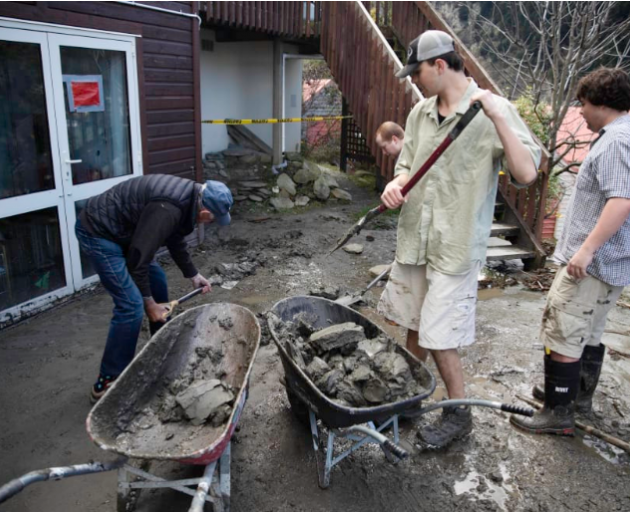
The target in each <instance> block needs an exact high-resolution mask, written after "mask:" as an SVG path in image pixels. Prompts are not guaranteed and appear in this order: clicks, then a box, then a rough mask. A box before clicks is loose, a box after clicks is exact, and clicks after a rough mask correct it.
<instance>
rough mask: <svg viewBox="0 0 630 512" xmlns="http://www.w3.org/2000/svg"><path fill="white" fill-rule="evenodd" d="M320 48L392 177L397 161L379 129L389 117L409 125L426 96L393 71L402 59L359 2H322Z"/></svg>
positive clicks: (378, 159) (388, 176)
mask: <svg viewBox="0 0 630 512" xmlns="http://www.w3.org/2000/svg"><path fill="white" fill-rule="evenodd" d="M320 50H321V53H322V54H323V56H324V59H326V62H327V64H328V67H329V68H330V71H331V73H332V75H333V76H334V77H335V82H336V83H337V86H338V87H339V89H340V90H341V93H342V94H343V97H344V98H345V100H346V102H347V103H348V106H349V109H350V111H351V113H352V115H353V117H354V121H355V123H356V124H357V125H358V126H359V127H360V128H361V131H362V135H363V137H364V139H365V140H366V142H367V145H368V147H369V148H370V151H371V153H372V154H373V155H374V157H375V158H376V163H377V165H378V166H379V168H380V170H381V174H382V175H383V177H384V178H385V180H386V181H389V180H390V179H391V178H392V177H393V173H394V164H395V160H394V159H393V158H391V157H389V156H385V155H383V154H382V152H381V151H380V150H379V149H378V147H377V146H376V142H375V141H374V134H375V132H376V129H377V128H378V127H379V126H380V124H381V123H383V122H385V121H395V122H397V123H398V124H400V125H403V126H404V124H405V122H406V120H407V115H408V114H409V112H410V111H411V109H412V107H413V105H414V104H415V103H417V102H418V101H419V100H420V99H421V97H422V96H421V94H420V91H419V90H418V89H417V87H415V86H414V85H413V84H412V83H411V81H410V80H399V79H398V78H396V77H395V76H394V75H395V73H396V72H397V71H398V70H399V69H401V67H402V63H401V62H400V60H399V59H398V57H397V56H396V54H395V53H394V52H393V51H392V49H391V48H390V47H389V45H388V43H387V41H386V40H385V39H384V37H383V35H382V33H381V32H380V31H379V30H378V28H377V27H376V25H375V23H374V21H373V20H372V18H371V17H370V15H369V13H368V11H367V10H366V9H365V7H364V6H363V5H362V4H361V3H360V2H322V31H321V40H320Z"/></svg>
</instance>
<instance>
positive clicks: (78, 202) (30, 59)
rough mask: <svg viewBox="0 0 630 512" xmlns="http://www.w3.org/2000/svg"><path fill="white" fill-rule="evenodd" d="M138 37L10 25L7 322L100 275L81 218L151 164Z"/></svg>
mask: <svg viewBox="0 0 630 512" xmlns="http://www.w3.org/2000/svg"><path fill="white" fill-rule="evenodd" d="M137 96H138V94H137V76H136V70H135V58H134V44H133V41H132V40H131V41H124V40H113V39H100V38H98V37H83V36H77V35H68V34H64V33H55V32H46V31H42V27H41V26H38V27H35V28H34V29H33V30H28V29H16V28H13V27H12V26H9V27H7V26H2V25H0V323H1V322H5V321H7V320H9V319H11V318H16V317H19V316H21V314H23V313H24V312H27V311H28V310H31V309H35V308H38V307H41V306H42V305H44V304H45V303H46V302H48V301H51V300H55V299H56V298H58V297H61V296H63V295H66V294H69V293H72V292H73V291H75V290H78V289H80V288H81V287H83V286H86V285H88V284H90V283H92V282H94V281H95V280H96V276H94V272H93V271H92V269H91V267H90V265H89V262H88V260H87V259H86V258H82V256H81V253H80V250H79V246H78V243H77V240H76V238H75V236H74V224H75V222H76V219H77V216H78V214H79V213H80V210H81V208H82V207H83V205H84V204H85V201H86V200H87V199H88V198H89V197H91V196H93V195H96V194H99V193H101V192H103V191H105V190H107V189H108V188H110V187H112V186H113V185H115V184H117V183H120V182H121V181H123V180H126V179H129V178H130V177H133V176H135V175H140V174H142V171H141V163H142V162H141V149H140V141H139V135H140V130H139V122H138V119H139V114H138V104H137Z"/></svg>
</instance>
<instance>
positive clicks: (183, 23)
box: [0, 2, 202, 179]
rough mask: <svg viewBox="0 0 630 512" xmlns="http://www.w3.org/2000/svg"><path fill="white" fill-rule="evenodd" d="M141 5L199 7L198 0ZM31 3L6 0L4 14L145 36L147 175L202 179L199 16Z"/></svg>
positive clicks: (141, 83)
mask: <svg viewBox="0 0 630 512" xmlns="http://www.w3.org/2000/svg"><path fill="white" fill-rule="evenodd" d="M138 3H142V4H148V5H153V6H157V7H160V8H163V9H170V10H174V11H178V12H183V13H188V14H190V13H195V12H197V11H198V2H138ZM29 4H30V5H29ZM29 4H27V3H24V2H2V3H0V16H4V17H7V18H16V19H20V20H27V21H37V22H43V23H55V24H59V25H68V26H71V27H81V28H89V29H95V30H106V31H112V32H121V33H127V34H133V35H140V36H142V37H140V38H137V40H136V41H137V42H136V57H137V63H138V90H139V96H140V97H139V102H140V126H141V131H142V137H141V139H142V150H143V162H144V173H145V174H153V173H164V174H175V175H177V176H181V177H185V178H191V179H196V178H197V179H198V178H200V177H201V171H202V169H201V123H200V122H199V121H200V119H197V117H198V116H199V112H200V108H199V105H200V98H199V50H198V44H199V41H198V39H199V28H198V21H197V19H195V18H190V17H185V16H177V15H173V14H169V13H165V12H160V11H153V10H149V9H143V8H140V7H134V6H132V5H125V4H122V3H115V2H30V3H29ZM195 42H196V43H197V47H196V46H195V44H194V43H195ZM195 171H196V172H195Z"/></svg>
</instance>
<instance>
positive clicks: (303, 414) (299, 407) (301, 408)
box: [286, 387, 310, 428]
mask: <svg viewBox="0 0 630 512" xmlns="http://www.w3.org/2000/svg"><path fill="white" fill-rule="evenodd" d="M286 389H287V398H288V399H289V405H290V406H291V412H293V415H294V416H295V417H296V418H297V419H298V421H299V422H300V423H301V424H302V425H304V426H305V427H309V428H310V419H309V414H308V406H307V405H306V404H305V403H304V402H302V400H300V398H299V397H298V396H297V395H296V394H295V393H294V392H293V391H291V390H290V389H289V388H288V387H287V388H286Z"/></svg>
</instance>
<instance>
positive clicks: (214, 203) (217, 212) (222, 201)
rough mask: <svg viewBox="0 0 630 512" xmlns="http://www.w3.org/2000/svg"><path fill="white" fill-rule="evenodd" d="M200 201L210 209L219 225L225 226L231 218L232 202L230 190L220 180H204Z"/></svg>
mask: <svg viewBox="0 0 630 512" xmlns="http://www.w3.org/2000/svg"><path fill="white" fill-rule="evenodd" d="M201 203H202V204H203V206H204V207H205V208H207V209H208V210H210V211H211V212H212V213H213V214H214V217H215V219H216V220H217V222H218V223H219V226H227V225H228V224H229V223H230V221H231V220H232V219H231V217H230V209H231V208H232V205H233V204H234V200H233V199H232V192H230V189H229V188H227V186H225V185H224V184H223V183H221V182H220V181H212V180H208V181H206V183H205V185H204V187H203V190H202V191H201Z"/></svg>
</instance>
